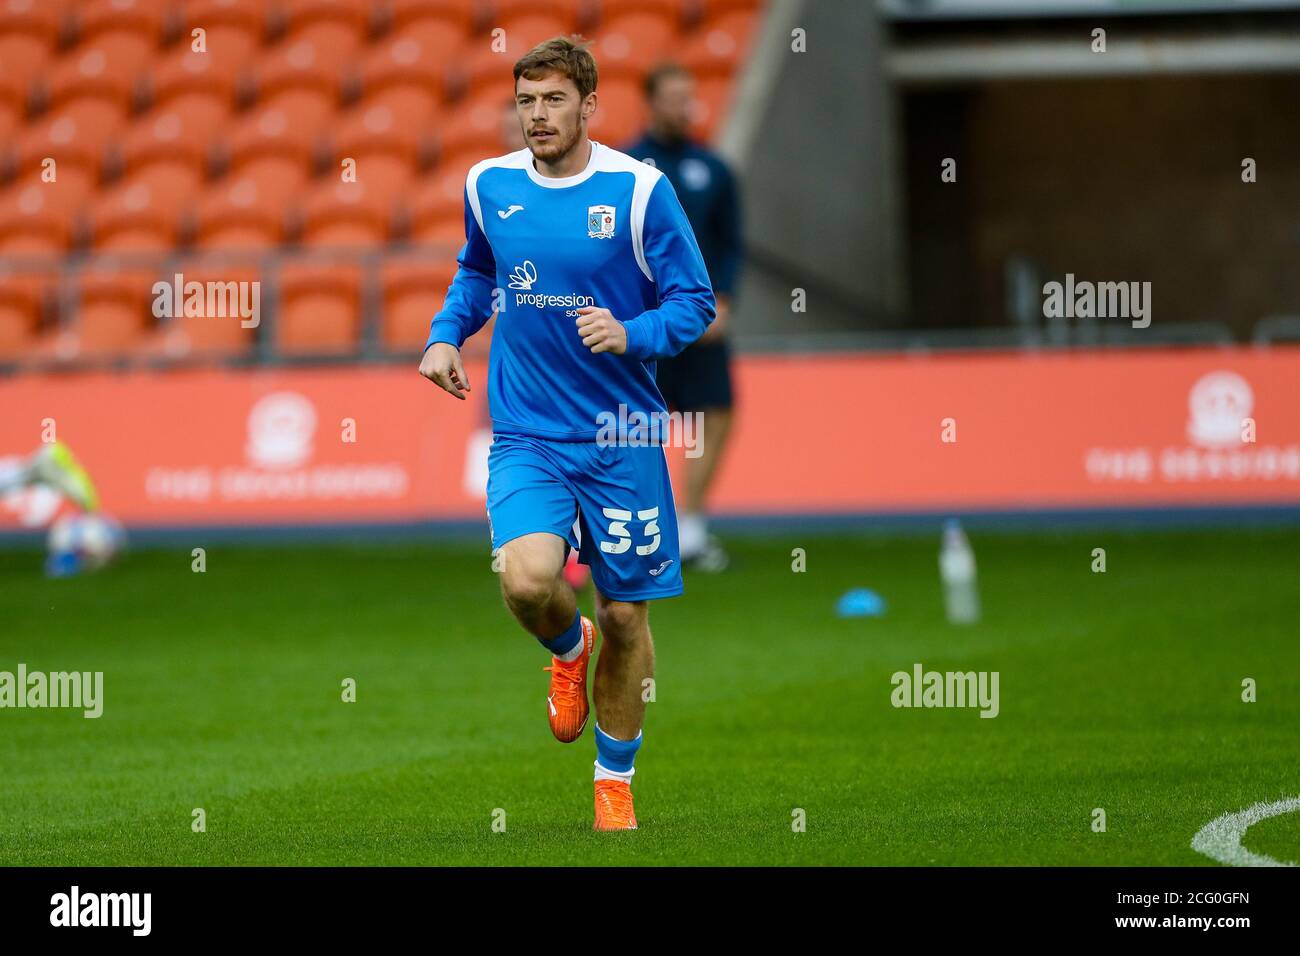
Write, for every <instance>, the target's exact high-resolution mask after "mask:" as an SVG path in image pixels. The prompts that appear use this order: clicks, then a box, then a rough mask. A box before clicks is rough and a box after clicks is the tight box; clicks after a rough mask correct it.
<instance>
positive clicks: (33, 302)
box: [0, 271, 56, 361]
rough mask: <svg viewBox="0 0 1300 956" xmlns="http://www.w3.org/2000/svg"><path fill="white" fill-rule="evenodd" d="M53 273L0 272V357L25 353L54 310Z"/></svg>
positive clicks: (14, 356) (15, 356) (13, 356)
mask: <svg viewBox="0 0 1300 956" xmlns="http://www.w3.org/2000/svg"><path fill="white" fill-rule="evenodd" d="M55 290H56V284H55V275H54V273H53V272H50V271H43V272H28V271H21V272H4V273H0V360H5V361H7V360H12V359H15V358H18V357H20V356H22V355H24V354H25V353H28V352H30V351H31V350H32V348H33V347H34V346H35V345H36V342H37V336H38V334H39V332H40V328H41V325H42V322H43V320H44V318H45V316H46V315H47V314H50V313H51V312H52V311H53V307H54V295H55Z"/></svg>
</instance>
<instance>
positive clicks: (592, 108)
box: [582, 90, 596, 120]
mask: <svg viewBox="0 0 1300 956" xmlns="http://www.w3.org/2000/svg"><path fill="white" fill-rule="evenodd" d="M594 112H596V91H595V90H592V91H591V92H590V93H588V94H587V98H586V99H585V100H583V101H582V118H583V119H588V120H589V119H591V114H592V113H594Z"/></svg>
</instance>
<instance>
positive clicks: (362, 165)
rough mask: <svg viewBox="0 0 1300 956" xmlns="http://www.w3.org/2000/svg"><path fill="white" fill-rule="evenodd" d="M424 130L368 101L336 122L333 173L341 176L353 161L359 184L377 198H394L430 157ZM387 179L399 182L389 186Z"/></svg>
mask: <svg viewBox="0 0 1300 956" xmlns="http://www.w3.org/2000/svg"><path fill="white" fill-rule="evenodd" d="M425 128H426V127H425V124H421V123H415V122H412V118H411V117H410V116H403V115H402V114H400V113H398V112H397V111H396V110H394V109H393V108H392V107H390V106H389V105H388V104H387V103H371V102H370V101H369V100H367V101H365V102H364V103H362V104H360V105H359V106H357V107H356V108H355V109H353V110H350V111H349V112H347V113H345V114H343V115H342V116H340V117H338V118H337V119H336V120H335V123H334V127H333V129H334V162H333V163H332V164H331V171H332V172H334V173H338V172H339V171H340V170H341V164H342V162H343V160H344V158H351V159H353V160H355V161H356V174H357V178H358V179H359V180H362V181H366V182H367V184H368V185H369V186H370V187H371V188H372V190H374V194H375V195H379V194H380V193H381V192H385V193H386V194H387V195H389V196H390V197H391V196H392V195H394V194H395V193H396V192H397V191H398V190H400V189H403V188H405V184H406V180H407V179H409V178H410V174H411V171H412V169H413V168H414V167H415V166H417V165H418V163H419V162H420V160H421V158H422V157H424V156H427V155H428V154H429V151H430V150H429V139H428V136H427V135H426V133H425ZM388 177H392V178H393V179H394V180H396V181H395V182H391V183H389V182H386V181H385V180H386V178H388Z"/></svg>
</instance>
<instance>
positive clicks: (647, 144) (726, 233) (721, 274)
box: [623, 133, 744, 295]
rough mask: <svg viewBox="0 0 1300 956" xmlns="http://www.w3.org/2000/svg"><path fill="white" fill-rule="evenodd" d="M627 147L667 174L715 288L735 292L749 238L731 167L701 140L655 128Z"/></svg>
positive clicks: (726, 293) (722, 291)
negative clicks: (666, 137)
mask: <svg viewBox="0 0 1300 956" xmlns="http://www.w3.org/2000/svg"><path fill="white" fill-rule="evenodd" d="M623 151H624V152H625V153H627V154H629V155H630V156H633V157H635V158H636V159H639V160H641V161H642V162H644V163H650V164H651V165H653V166H654V167H655V168H656V169H658V170H659V171H660V172H661V173H663V174H664V175H665V176H667V177H668V181H669V182H670V183H672V184H673V189H674V190H675V191H676V193H677V195H678V197H679V198H680V199H681V201H682V208H683V209H685V210H686V217H687V218H688V219H689V220H690V222H691V228H692V230H694V232H695V238H696V241H698V242H699V244H700V253H701V254H702V255H703V256H704V264H705V266H706V267H707V268H708V270H709V278H710V279H711V280H712V281H713V291H714V292H716V293H718V294H719V295H734V294H735V291H736V282H737V277H738V276H739V273H740V267H741V263H742V262H743V260H744V240H743V239H742V237H741V212H740V197H739V191H738V190H737V188H736V177H735V176H734V175H733V174H732V172H731V169H730V167H728V166H727V164H726V163H725V162H723V160H722V158H721V157H719V156H718V155H717V154H716V153H714V152H712V151H711V150H709V149H707V148H706V147H704V146H701V145H700V144H699V143H694V142H691V141H689V140H683V141H681V142H676V143H669V142H665V141H663V140H660V139H656V138H655V137H654V136H653V135H651V134H650V133H646V134H645V135H644V136H642V137H641V138H640V139H639V140H637V141H636V142H635V143H631V144H629V145H628V146H626V147H624V150H623Z"/></svg>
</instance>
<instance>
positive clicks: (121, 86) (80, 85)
mask: <svg viewBox="0 0 1300 956" xmlns="http://www.w3.org/2000/svg"><path fill="white" fill-rule="evenodd" d="M141 62H142V59H140V58H139V57H138V56H137V55H136V54H135V53H133V52H131V53H127V54H124V53H121V52H116V53H115V52H113V50H112V44H106V45H105V46H95V47H79V48H78V50H77V51H74V52H73V53H71V54H69V55H68V56H66V57H63V58H62V59H61V60H59V61H58V62H57V63H55V64H54V66H53V68H52V69H51V71H50V73H49V108H50V110H51V111H52V112H54V113H57V114H59V115H64V116H73V117H75V118H76V120H77V123H78V127H79V135H80V136H90V137H94V138H95V139H96V141H97V142H98V143H100V144H102V143H103V142H104V140H106V139H107V137H108V135H110V134H111V133H112V132H113V131H114V130H116V128H117V127H118V126H119V125H121V123H122V121H123V119H124V118H125V116H126V114H127V113H128V112H129V110H130V108H131V99H132V96H133V93H134V90H135V86H136V75H137V74H136V69H137V65H138V64H139V63H141Z"/></svg>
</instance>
